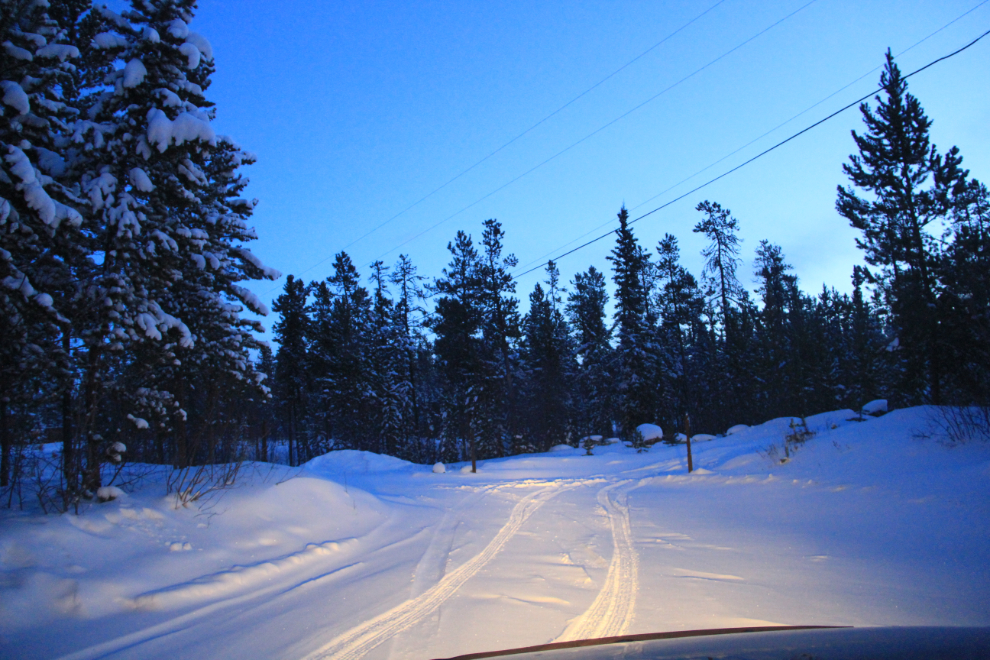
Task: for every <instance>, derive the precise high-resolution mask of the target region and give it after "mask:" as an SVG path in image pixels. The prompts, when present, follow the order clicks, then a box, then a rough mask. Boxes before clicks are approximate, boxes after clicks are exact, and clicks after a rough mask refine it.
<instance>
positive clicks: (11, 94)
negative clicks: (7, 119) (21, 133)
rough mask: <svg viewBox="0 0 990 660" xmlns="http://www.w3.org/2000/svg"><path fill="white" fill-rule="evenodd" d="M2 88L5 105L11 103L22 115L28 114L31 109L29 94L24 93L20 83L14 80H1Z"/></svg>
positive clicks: (0, 86)
mask: <svg viewBox="0 0 990 660" xmlns="http://www.w3.org/2000/svg"><path fill="white" fill-rule="evenodd" d="M0 89H2V90H3V103H4V105H9V106H10V107H11V108H13V109H14V110H17V112H18V113H20V114H22V115H26V114H27V113H28V112H29V111H30V110H31V103H30V102H29V101H28V95H27V94H25V93H24V90H23V89H22V88H21V86H20V85H18V84H17V83H15V82H14V81H12V80H0Z"/></svg>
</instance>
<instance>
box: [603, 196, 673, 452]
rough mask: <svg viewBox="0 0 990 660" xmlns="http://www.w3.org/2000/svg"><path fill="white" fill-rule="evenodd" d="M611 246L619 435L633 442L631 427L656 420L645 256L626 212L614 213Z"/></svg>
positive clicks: (654, 380)
mask: <svg viewBox="0 0 990 660" xmlns="http://www.w3.org/2000/svg"><path fill="white" fill-rule="evenodd" d="M616 237H617V238H616V244H615V247H614V248H613V249H612V253H611V255H609V257H608V259H609V261H611V262H612V271H613V274H614V275H613V279H614V281H615V288H616V291H615V305H616V309H615V324H616V339H617V345H616V347H615V372H614V378H615V388H616V392H617V406H616V412H617V416H618V419H617V421H618V423H619V428H620V429H621V433H622V434H623V435H624V436H625V437H627V438H630V439H635V434H634V431H635V429H636V427H637V426H638V425H640V424H643V423H645V422H653V421H655V416H656V412H657V400H658V388H659V387H660V383H659V382H658V380H657V379H656V375H657V374H656V370H655V366H656V364H655V362H654V359H653V357H654V356H653V355H652V353H651V350H650V348H651V347H652V345H653V343H652V341H651V337H650V334H651V333H650V328H649V326H648V324H647V317H646V300H647V296H648V292H647V291H646V289H645V288H644V286H643V271H644V269H645V268H646V263H645V260H644V253H643V251H642V250H641V249H640V246H639V243H638V242H637V240H636V237H635V236H634V235H633V233H632V230H631V229H630V228H629V212H628V211H627V210H626V209H625V207H623V208H622V210H621V211H619V229H617V230H616Z"/></svg>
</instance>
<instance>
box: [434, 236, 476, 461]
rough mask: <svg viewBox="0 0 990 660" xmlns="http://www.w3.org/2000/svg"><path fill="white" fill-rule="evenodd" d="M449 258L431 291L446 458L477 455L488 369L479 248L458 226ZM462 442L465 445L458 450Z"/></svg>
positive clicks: (448, 248) (444, 454)
mask: <svg viewBox="0 0 990 660" xmlns="http://www.w3.org/2000/svg"><path fill="white" fill-rule="evenodd" d="M447 250H448V251H449V252H450V254H451V261H450V264H449V265H448V266H447V267H446V268H444V270H443V274H442V276H441V277H439V278H437V279H436V280H435V281H434V283H433V285H432V287H431V291H432V292H433V294H434V296H435V297H436V303H435V306H434V312H433V315H432V317H431V319H430V329H431V330H433V333H434V335H435V336H436V340H435V342H434V351H435V353H436V356H437V369H438V372H439V376H440V379H441V386H440V387H441V390H442V401H441V407H442V409H443V412H442V417H443V420H444V424H443V426H444V428H443V431H442V435H443V440H444V447H443V450H442V451H441V452H440V454H441V457H442V460H463V459H464V458H471V459H472V460H475V459H476V458H477V451H476V450H477V448H476V446H475V438H474V435H473V429H474V426H475V423H474V421H473V414H474V411H475V403H476V398H477V397H478V392H476V391H475V387H476V386H480V384H481V379H482V375H483V369H482V356H481V340H480V338H479V336H478V335H479V334H480V331H481V327H482V322H483V313H482V306H481V291H480V289H481V285H480V281H479V274H478V270H479V264H478V251H477V250H476V249H475V247H474V243H473V242H472V240H471V237H470V236H469V235H468V234H466V233H464V232H463V231H459V232H457V236H456V238H455V239H454V241H453V242H451V243H448V244H447ZM458 443H460V447H459V449H460V451H459V452H458Z"/></svg>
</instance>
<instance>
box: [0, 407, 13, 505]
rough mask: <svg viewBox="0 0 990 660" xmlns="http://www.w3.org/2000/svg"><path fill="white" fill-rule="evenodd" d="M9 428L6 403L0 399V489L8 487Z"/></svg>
mask: <svg viewBox="0 0 990 660" xmlns="http://www.w3.org/2000/svg"><path fill="white" fill-rule="evenodd" d="M10 444H11V443H10V428H9V427H8V426H7V401H6V400H5V399H0V488H6V487H7V486H9V485H10Z"/></svg>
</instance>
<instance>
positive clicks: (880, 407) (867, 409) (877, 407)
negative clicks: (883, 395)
mask: <svg viewBox="0 0 990 660" xmlns="http://www.w3.org/2000/svg"><path fill="white" fill-rule="evenodd" d="M885 412H887V399H874V400H873V401H870V402H869V403H867V404H866V405H865V406H863V414H864V415H874V416H876V415H882V414H884V413H885Z"/></svg>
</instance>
